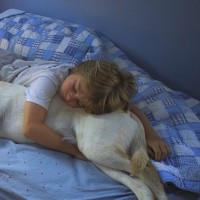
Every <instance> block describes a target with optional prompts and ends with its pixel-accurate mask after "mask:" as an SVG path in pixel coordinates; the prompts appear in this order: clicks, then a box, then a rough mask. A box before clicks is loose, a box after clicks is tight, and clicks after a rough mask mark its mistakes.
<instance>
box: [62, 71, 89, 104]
mask: <svg viewBox="0 0 200 200" xmlns="http://www.w3.org/2000/svg"><path fill="white" fill-rule="evenodd" d="M59 94H60V97H61V99H62V100H63V101H64V102H65V103H66V104H67V105H68V106H70V107H73V108H79V107H84V102H83V99H84V97H86V96H87V95H88V94H89V90H88V88H87V86H86V83H85V81H84V78H83V76H81V75H79V74H71V75H69V76H68V77H67V78H66V79H65V80H64V82H63V84H62V85H61V87H60V91H59Z"/></svg>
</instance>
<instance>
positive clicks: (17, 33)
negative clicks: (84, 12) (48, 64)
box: [0, 13, 102, 66]
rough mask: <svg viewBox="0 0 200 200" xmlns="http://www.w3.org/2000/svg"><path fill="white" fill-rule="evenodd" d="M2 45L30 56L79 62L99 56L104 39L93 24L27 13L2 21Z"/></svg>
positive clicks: (0, 26)
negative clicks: (73, 22) (88, 25)
mask: <svg viewBox="0 0 200 200" xmlns="http://www.w3.org/2000/svg"><path fill="white" fill-rule="evenodd" d="M0 29H1V31H0V48H1V49H5V50H8V51H11V52H14V53H16V54H18V55H21V56H23V57H24V58H25V59H27V60H52V61H57V62H65V63H68V64H69V65H72V66H73V65H76V64H78V63H79V62H81V61H84V60H85V59H99V55H100V54H99V49H101V46H102V43H101V40H100V39H99V38H98V36H97V35H96V33H95V32H94V31H93V29H91V28H87V27H85V26H81V25H78V24H72V23H67V22H64V21H62V20H54V19H51V18H48V17H42V16H39V15H33V14H30V13H24V14H19V15H14V16H11V17H8V18H5V19H4V20H2V21H1V23H0Z"/></svg>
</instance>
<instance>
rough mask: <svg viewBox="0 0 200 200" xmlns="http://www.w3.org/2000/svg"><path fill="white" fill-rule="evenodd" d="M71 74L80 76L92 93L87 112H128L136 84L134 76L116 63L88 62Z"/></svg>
mask: <svg viewBox="0 0 200 200" xmlns="http://www.w3.org/2000/svg"><path fill="white" fill-rule="evenodd" d="M70 74H80V75H82V76H83V78H84V81H86V85H87V86H88V89H89V91H90V95H89V96H87V97H85V102H86V103H85V104H84V109H85V111H86V112H88V113H93V114H102V113H109V112H112V111H114V110H117V109H122V110H124V111H127V110H128V108H129V101H130V99H131V97H132V95H133V94H134V92H135V91H136V84H135V81H134V77H133V75H132V74H131V73H129V72H125V71H122V70H120V69H119V68H118V66H117V64H116V63H114V62H111V61H107V60H98V61H96V60H88V61H85V62H82V63H80V64H79V65H77V66H76V67H75V68H73V69H71V71H70Z"/></svg>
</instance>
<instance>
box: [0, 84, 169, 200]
mask: <svg viewBox="0 0 200 200" xmlns="http://www.w3.org/2000/svg"><path fill="white" fill-rule="evenodd" d="M24 106H25V87H23V86H21V85H14V84H10V83H5V82H0V137H4V138H8V139H11V140H13V141H15V142H17V143H27V142H30V143H31V142H33V141H32V140H30V139H27V138H26V137H25V136H24V135H23V134H22V127H23V115H24ZM45 123H46V124H47V125H48V126H49V127H51V128H52V129H54V130H55V131H56V132H58V133H60V134H62V135H63V138H65V139H67V140H69V141H70V142H72V143H75V142H77V145H78V148H79V149H80V151H81V152H82V153H83V154H84V155H85V156H86V157H87V158H88V159H89V160H90V161H92V162H94V163H95V164H96V165H97V167H99V168H100V169H101V170H102V171H103V172H105V173H106V174H107V175H109V176H111V177H112V178H113V179H115V180H116V181H118V182H120V183H122V184H124V185H126V186H127V187H129V188H130V189H131V190H132V191H133V192H134V193H135V195H136V196H137V198H138V199H139V200H153V199H155V198H156V199H158V200H167V199H168V198H167V196H166V194H165V191H164V189H163V186H162V184H161V182H160V179H159V176H158V174H157V172H156V170H155V168H154V167H153V165H152V164H151V163H150V162H149V157H148V155H147V153H146V141H145V136H144V129H143V126H142V124H141V122H140V121H139V120H138V118H137V117H136V116H135V115H133V114H132V113H130V112H127V113H125V112H122V111H120V110H118V111H115V112H113V113H109V114H103V115H91V114H87V113H85V112H84V111H83V109H79V108H78V109H74V108H70V107H69V106H67V105H66V104H65V103H64V102H63V101H62V100H61V99H60V98H59V96H56V97H55V98H54V100H53V101H52V103H51V105H50V108H49V111H48V115H47V118H46V121H45Z"/></svg>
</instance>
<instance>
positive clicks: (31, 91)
mask: <svg viewBox="0 0 200 200" xmlns="http://www.w3.org/2000/svg"><path fill="white" fill-rule="evenodd" d="M70 67H71V66H67V65H66V64H58V63H55V62H45V61H43V62H41V61H36V62H35V61H24V60H16V61H14V62H13V63H12V64H9V65H5V66H3V67H2V69H1V71H0V76H1V79H2V80H3V81H6V82H11V83H16V84H20V85H24V86H25V87H27V89H26V100H27V101H30V102H33V103H36V104H38V105H40V106H42V107H44V108H45V109H48V107H49V104H50V102H51V100H52V98H53V97H54V95H55V94H56V92H57V91H58V89H59V88H60V86H61V84H62V82H63V81H64V79H65V77H66V76H67V75H68V69H69V68H70Z"/></svg>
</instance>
